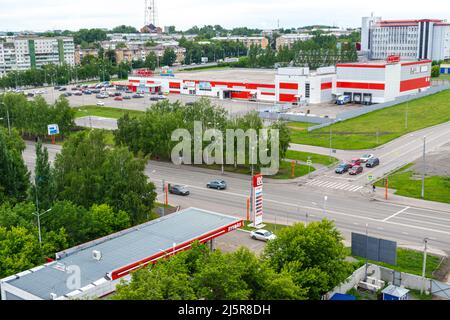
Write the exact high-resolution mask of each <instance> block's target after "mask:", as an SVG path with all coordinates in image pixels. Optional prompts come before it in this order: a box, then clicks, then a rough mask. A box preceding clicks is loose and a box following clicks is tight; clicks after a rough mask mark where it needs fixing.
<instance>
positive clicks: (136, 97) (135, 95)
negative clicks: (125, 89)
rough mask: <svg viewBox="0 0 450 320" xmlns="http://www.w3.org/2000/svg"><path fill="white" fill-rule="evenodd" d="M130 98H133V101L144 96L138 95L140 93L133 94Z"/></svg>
mask: <svg viewBox="0 0 450 320" xmlns="http://www.w3.org/2000/svg"><path fill="white" fill-rule="evenodd" d="M132 97H133V98H135V99H139V98H143V97H144V95H143V94H140V93H135V94H133V95H132Z"/></svg>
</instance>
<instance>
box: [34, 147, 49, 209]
mask: <svg viewBox="0 0 450 320" xmlns="http://www.w3.org/2000/svg"><path fill="white" fill-rule="evenodd" d="M34 174H35V178H34V184H33V185H32V187H31V189H30V194H31V199H30V200H31V201H35V203H36V205H37V206H38V209H39V210H47V209H49V208H50V207H51V205H52V203H53V197H54V185H53V178H52V173H51V168H50V163H49V161H48V151H47V148H42V143H41V141H40V140H39V141H38V143H36V166H35V173H34Z"/></svg>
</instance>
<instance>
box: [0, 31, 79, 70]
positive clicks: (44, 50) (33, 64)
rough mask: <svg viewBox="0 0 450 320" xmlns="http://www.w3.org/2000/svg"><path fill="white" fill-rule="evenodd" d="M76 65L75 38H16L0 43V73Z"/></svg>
mask: <svg viewBox="0 0 450 320" xmlns="http://www.w3.org/2000/svg"><path fill="white" fill-rule="evenodd" d="M50 63H53V64H68V65H72V66H73V65H75V46H74V42H73V38H69V37H57V38H40V37H15V38H8V39H6V41H4V42H0V72H1V73H2V74H4V73H6V72H9V71H13V70H19V71H20V70H27V69H30V68H40V67H42V66H44V65H46V64H50Z"/></svg>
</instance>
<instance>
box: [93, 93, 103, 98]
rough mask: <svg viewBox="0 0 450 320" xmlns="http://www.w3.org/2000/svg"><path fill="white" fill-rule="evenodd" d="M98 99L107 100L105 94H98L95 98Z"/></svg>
mask: <svg viewBox="0 0 450 320" xmlns="http://www.w3.org/2000/svg"><path fill="white" fill-rule="evenodd" d="M95 97H96V98H97V99H105V96H104V95H103V94H100V93H99V94H97V95H96V96H95Z"/></svg>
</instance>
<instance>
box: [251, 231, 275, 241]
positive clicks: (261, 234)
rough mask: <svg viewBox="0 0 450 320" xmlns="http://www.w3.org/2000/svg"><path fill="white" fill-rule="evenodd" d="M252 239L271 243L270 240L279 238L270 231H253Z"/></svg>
mask: <svg viewBox="0 0 450 320" xmlns="http://www.w3.org/2000/svg"><path fill="white" fill-rule="evenodd" d="M250 237H251V238H252V239H255V240H262V241H269V240H274V239H276V237H277V236H276V235H274V234H273V233H272V232H270V231H267V230H263V229H260V230H256V231H252V232H251V233H250Z"/></svg>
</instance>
